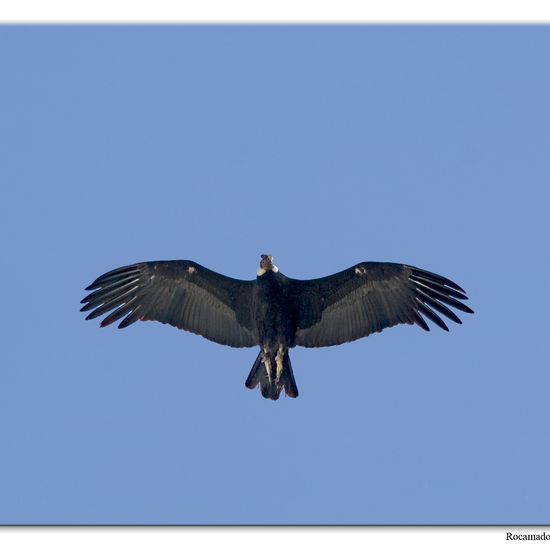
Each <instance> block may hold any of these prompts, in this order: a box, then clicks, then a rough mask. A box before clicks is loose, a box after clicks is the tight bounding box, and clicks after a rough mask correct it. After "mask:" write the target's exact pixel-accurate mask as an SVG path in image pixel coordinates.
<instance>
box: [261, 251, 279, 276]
mask: <svg viewBox="0 0 550 550" xmlns="http://www.w3.org/2000/svg"><path fill="white" fill-rule="evenodd" d="M268 271H273V273H277V271H279V268H278V267H277V266H276V265H275V264H274V263H273V256H271V255H269V254H262V256H261V259H260V269H258V277H261V276H262V275H265V274H266V273H267V272H268Z"/></svg>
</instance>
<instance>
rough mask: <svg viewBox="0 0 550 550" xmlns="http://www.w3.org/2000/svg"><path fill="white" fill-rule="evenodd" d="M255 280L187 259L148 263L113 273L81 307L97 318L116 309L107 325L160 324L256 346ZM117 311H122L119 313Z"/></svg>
mask: <svg viewBox="0 0 550 550" xmlns="http://www.w3.org/2000/svg"><path fill="white" fill-rule="evenodd" d="M253 289H254V284H253V281H241V280H239V279H232V278H230V277H226V276H225V275H221V274H219V273H216V272H214V271H211V270H209V269H207V268H205V267H203V266H201V265H199V264H197V263H195V262H191V261H187V260H175V261H159V262H144V263H139V264H134V265H130V266H126V267H121V268H119V269H115V270H113V271H109V272H108V273H105V274H104V275H101V276H100V277H98V278H97V279H96V280H95V281H94V282H93V283H92V284H91V285H90V286H89V287H87V288H86V290H94V292H92V293H91V294H88V296H86V297H85V298H84V299H83V300H82V302H81V303H83V304H85V305H84V307H82V309H81V311H89V310H93V311H92V312H91V313H90V314H89V315H88V316H87V317H86V319H94V318H95V317H99V316H100V315H103V314H104V313H107V312H109V311H111V310H114V311H112V313H110V314H109V315H108V316H107V317H106V318H105V319H103V321H102V322H101V326H102V327H104V326H107V325H110V324H111V323H113V322H115V321H117V320H118V319H120V318H122V317H124V316H125V318H124V319H123V320H122V322H121V323H120V324H119V325H118V327H119V328H124V327H127V326H128V325H131V324H132V323H135V322H136V321H138V320H139V321H160V322H161V323H168V324H170V325H173V326H175V327H178V328H180V329H184V330H187V331H189V332H193V333H195V334H200V335H201V336H204V337H205V338H208V339H209V340H212V341H214V342H217V343H218V344H224V345H227V346H233V347H252V346H255V345H257V343H258V335H257V331H256V328H255V326H254V323H253V318H252V311H253V308H252V302H253ZM115 308H116V309H115Z"/></svg>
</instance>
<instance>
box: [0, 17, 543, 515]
mask: <svg viewBox="0 0 550 550" xmlns="http://www.w3.org/2000/svg"><path fill="white" fill-rule="evenodd" d="M549 51H550V29H548V28H544V27H529V28H527V27H525V28H514V27H501V28H487V27H471V28H460V27H448V26H447V27H432V28H428V27H384V26H376V27H360V26H358V27H300V26H296V27H134V28H121V27H116V26H115V27H104V28H97V27H95V28H94V27H67V28H62V27H49V28H40V27H2V28H0V73H1V74H2V86H1V87H0V109H1V116H0V121H1V122H0V154H1V157H2V162H1V163H0V181H1V182H2V187H1V189H2V200H1V202H0V214H1V216H0V224H1V228H0V229H1V235H2V249H3V262H2V264H3V268H2V282H3V285H4V293H3V300H2V302H3V304H2V306H3V307H2V309H3V315H2V316H1V318H0V323H1V332H2V335H3V336H2V342H3V344H2V353H1V357H2V361H1V368H0V437H1V441H2V449H3V450H2V453H0V486H1V487H2V491H1V494H0V522H1V523H64V524H65V523H100V524H103V523H140V524H143V523H145V524H148V523H175V524H187V523H199V524H203V523H223V524H232V523H240V524H242V523H246V524H254V523H264V524H265V523H266V524H271V523H308V524H310V523H313V524H317V523H332V524H342V523H343V524H349V523H361V524H417V523H422V524H438V523H445V524H455V523H459V524H476V523H481V524H486V523H505V524H511V523H547V522H548V519H549V511H550V497H549V495H550V473H549V470H548V464H549V463H550V433H549V432H550V430H549V427H548V426H549V422H548V419H549V417H550V400H549V399H548V387H549V383H550V369H549V366H548V356H549V353H550V349H549V347H550V346H549V338H548V329H549V321H548V315H547V313H546V311H545V309H546V306H547V304H548V300H549V297H550V291H549V290H548V276H549V275H550V258H549V254H548V243H547V241H548V234H549V231H550V222H549V216H548V206H549V203H550V191H549V182H550V178H549V176H550V154H549V153H550V133H549V130H548V128H549V116H550V103H549V101H548V97H549V96H550V61H549V60H550V57H549ZM261 253H270V254H273V255H274V257H275V259H276V263H277V265H278V266H279V268H280V270H281V271H282V272H283V273H285V274H286V275H288V276H291V277H297V278H312V277H319V276H324V275H328V274H330V273H334V272H336V271H339V270H341V269H344V268H346V267H348V266H350V265H353V264H354V263H356V262H359V261H362V260H380V261H395V262H404V263H409V264H412V265H416V266H418V267H422V268H425V269H428V270H431V271H435V272H437V273H440V274H442V275H446V276H448V277H450V278H451V279H453V280H455V281H456V282H458V283H459V284H460V285H462V286H463V287H464V288H465V289H466V291H467V292H468V294H469V296H470V302H469V305H470V306H471V307H472V308H473V309H474V310H475V311H476V314H475V315H473V316H469V315H466V314H464V315H462V314H461V317H462V318H463V320H464V324H463V325H461V326H458V325H453V326H452V327H450V328H451V332H450V333H444V332H443V331H440V330H438V329H437V327H433V329H432V331H431V332H429V333H425V332H423V331H421V330H420V329H418V328H416V327H409V326H404V327H396V328H393V329H388V330H386V331H384V332H383V333H382V334H377V335H374V336H371V337H369V338H367V339H363V340H359V341H357V342H354V343H351V344H347V345H344V346H338V347H334V348H326V349H318V350H306V349H301V348H296V349H294V350H293V351H292V353H291V357H292V361H293V366H294V372H295V376H296V381H297V384H298V387H299V390H300V397H299V398H298V399H288V398H282V399H280V400H279V401H278V402H270V401H266V400H264V399H262V398H261V396H260V394H259V392H258V391H250V390H247V389H246V388H245V387H244V380H245V379H246V376H247V374H248V372H249V370H250V367H251V365H252V363H253V361H254V359H255V357H256V354H257V352H256V350H255V349H243V350H236V349H231V348H225V347H222V346H218V345H215V344H213V343H211V342H209V341H207V340H205V339H203V338H200V337H198V336H195V335H192V334H189V333H185V332H182V331H178V330H176V329H173V328H171V327H167V326H163V325H161V324H156V323H138V324H136V325H133V326H132V327H130V328H128V329H126V330H123V331H119V330H116V328H113V327H110V328H106V329H100V328H99V324H98V322H96V321H92V322H85V321H84V315H83V314H81V313H80V312H79V307H80V306H79V301H80V299H81V298H82V297H83V295H84V291H83V289H84V287H85V286H87V285H88V284H89V283H90V282H91V281H92V280H93V279H94V278H95V277H96V276H98V275H100V274H101V273H103V272H105V271H107V270H109V269H112V268H115V267H118V266H121V265H126V264H129V263H133V262H137V261H143V260H155V259H193V260H195V261H197V262H199V263H201V264H203V265H205V266H207V267H209V268H211V269H214V270H216V271H219V272H222V273H224V274H226V275H230V276H233V277H239V278H244V279H251V278H253V277H254V276H255V272H256V269H257V264H258V260H259V255H260V254H261Z"/></svg>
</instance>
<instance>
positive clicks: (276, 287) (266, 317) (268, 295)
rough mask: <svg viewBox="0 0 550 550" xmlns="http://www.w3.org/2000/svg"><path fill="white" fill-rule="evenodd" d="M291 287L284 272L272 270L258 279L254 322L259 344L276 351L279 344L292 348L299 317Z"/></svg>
mask: <svg viewBox="0 0 550 550" xmlns="http://www.w3.org/2000/svg"><path fill="white" fill-rule="evenodd" d="M294 309H295V308H294V301H293V296H292V284H291V283H290V281H289V279H288V278H287V277H285V276H284V275H283V274H282V273H279V272H273V271H269V272H267V273H265V274H264V275H262V276H259V277H258V279H257V285H256V296H255V301H254V320H255V322H256V327H257V330H258V336H259V340H260V345H261V346H262V347H263V348H266V347H267V348H269V349H271V350H272V351H275V350H276V349H277V348H278V346H279V345H281V344H282V345H283V346H284V347H285V348H290V347H293V346H294V345H295V344H294V339H295V335H296V315H295V311H294Z"/></svg>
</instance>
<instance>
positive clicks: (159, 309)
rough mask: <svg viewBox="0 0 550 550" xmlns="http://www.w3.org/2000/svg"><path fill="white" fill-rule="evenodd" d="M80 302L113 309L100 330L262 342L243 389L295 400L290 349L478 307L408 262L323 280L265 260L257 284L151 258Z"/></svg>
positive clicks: (95, 310) (114, 275) (93, 312)
mask: <svg viewBox="0 0 550 550" xmlns="http://www.w3.org/2000/svg"><path fill="white" fill-rule="evenodd" d="M86 290H87V291H92V292H91V293H90V294H88V295H87V296H86V297H85V298H84V299H83V300H82V302H81V303H83V304H84V306H83V307H82V309H81V311H90V313H89V314H88V316H87V317H86V319H94V318H96V317H99V316H101V315H104V314H106V313H108V312H111V313H109V315H107V317H105V318H104V319H103V321H102V322H101V326H102V327H105V326H107V325H110V324H111V323H114V322H116V321H119V320H121V321H120V323H119V325H118V327H119V328H124V327H127V326H129V325H131V324H132V323H134V322H136V321H160V322H161V323H168V324H170V325H173V326H175V327H178V328H180V329H184V330H187V331H190V332H193V333H195V334H200V335H201V336H204V337H205V338H208V339H209V340H212V341H213V342H217V343H218V344H224V345H226V346H232V347H253V346H260V353H259V354H258V357H257V358H256V361H255V363H254V365H253V367H252V370H251V371H250V375H249V376H248V379H247V380H246V386H247V387H249V388H255V387H256V386H257V385H258V384H259V385H260V389H261V393H262V395H263V396H264V397H266V398H270V399H278V397H279V395H280V393H281V391H282V389H284V390H285V392H286V394H287V395H288V396H290V397H297V396H298V389H297V387H296V383H295V381H294V376H293V373H292V366H291V363H290V357H289V354H288V350H289V349H290V348H292V347H294V346H304V347H310V348H312V347H323V346H334V345H338V344H343V343H345V342H351V341H353V340H357V339H358V338H363V337H365V336H368V335H369V334H372V333H373V332H380V331H381V330H383V329H385V328H387V327H392V326H394V325H398V324H402V323H407V324H417V325H419V326H420V327H421V328H422V329H424V330H430V329H429V327H428V324H427V323H426V321H425V319H424V317H426V318H427V319H429V320H430V321H432V322H433V323H435V324H436V325H438V326H439V327H440V328H442V329H443V330H449V329H448V327H447V325H446V324H445V322H444V321H443V319H442V318H441V317H440V314H441V315H443V316H445V317H447V318H448V319H450V320H451V321H454V322H455V323H461V321H460V319H459V318H458V317H457V315H456V314H455V313H454V312H453V311H452V310H451V309H449V307H448V306H451V307H453V308H455V309H458V310H460V311H463V312H466V313H473V311H472V310H471V309H470V308H469V307H468V306H466V305H465V304H464V303H463V302H462V301H463V300H467V299H468V298H467V296H466V294H465V292H464V290H463V289H462V288H460V286H458V285H457V284H456V283H454V282H453V281H451V280H449V279H447V278H445V277H442V276H441V275H436V274H435V273H431V272H429V271H425V270H423V269H418V268H416V267H412V266H409V265H403V264H396V263H382V262H362V263H359V264H357V265H354V266H353V267H350V268H349V269H346V270H344V271H341V272H339V273H336V274H334V275H330V276H328V277H323V278H320V279H311V280H299V279H291V278H289V277H286V276H285V275H283V274H282V273H280V272H279V270H278V269H277V267H276V266H275V265H274V264H273V259H272V257H271V256H269V255H265V254H264V255H262V258H261V261H260V269H259V270H258V274H257V277H256V279H255V280H251V281H242V280H239V279H233V278H231V277H226V276H225V275H221V274H219V273H216V272H214V271H211V270H209V269H207V268H205V267H203V266H201V265H199V264H197V263H195V262H192V261H188V260H175V261H157V262H144V263H139V264H134V265H130V266H126V267H121V268H119V269H115V270H113V271H109V272H108V273H105V274H104V275H101V276H100V277H98V278H97V279H96V280H95V281H94V282H93V283H92V284H91V285H90V286H88V287H87V288H86Z"/></svg>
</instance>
